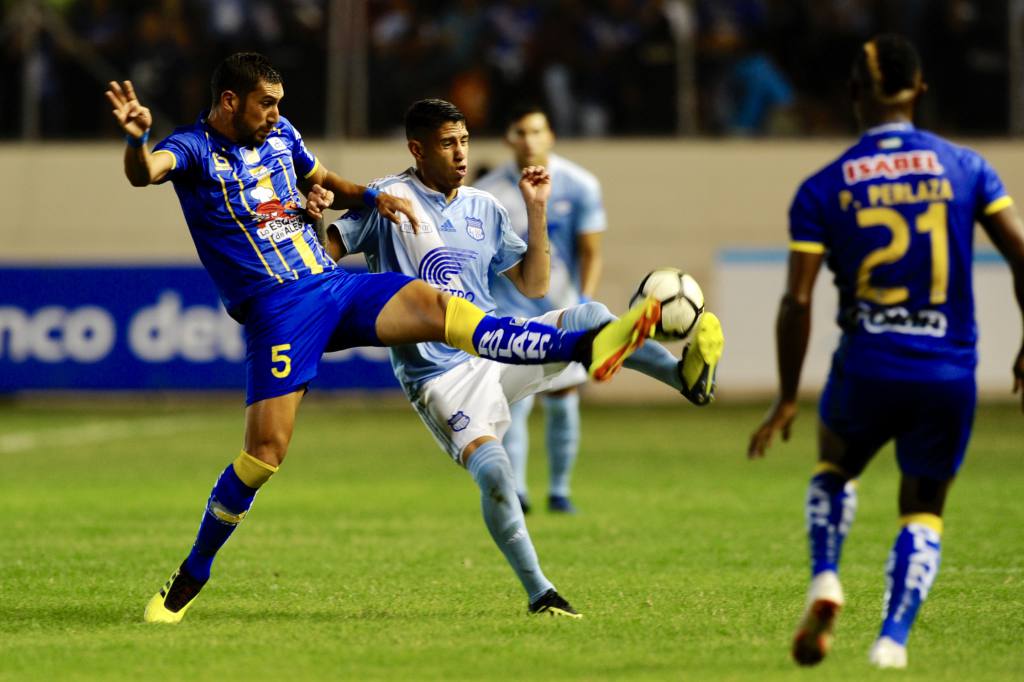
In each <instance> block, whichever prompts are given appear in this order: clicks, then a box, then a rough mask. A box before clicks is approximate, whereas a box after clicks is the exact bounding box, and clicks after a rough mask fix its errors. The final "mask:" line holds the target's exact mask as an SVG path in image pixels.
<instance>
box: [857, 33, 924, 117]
mask: <svg viewBox="0 0 1024 682" xmlns="http://www.w3.org/2000/svg"><path fill="white" fill-rule="evenodd" d="M850 79H851V80H852V81H853V82H854V83H856V84H857V85H859V86H860V87H861V88H862V91H863V92H864V93H866V94H867V93H870V94H871V95H872V96H873V97H874V99H875V100H877V101H878V102H879V103H880V104H905V103H907V102H909V101H911V100H913V99H914V97H915V96H917V94H918V92H919V91H920V89H921V58H920V57H919V56H918V54H917V50H916V49H914V46H913V45H912V44H911V43H910V41H909V40H907V39H906V38H904V37H903V36H899V35H895V34H891V33H890V34H885V35H880V36H877V37H875V38H873V39H871V40H869V41H868V42H866V43H864V45H863V46H861V50H860V52H859V53H858V54H857V58H856V59H854V60H853V69H852V71H851V74H850Z"/></svg>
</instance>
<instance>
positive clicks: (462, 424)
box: [448, 410, 469, 431]
mask: <svg viewBox="0 0 1024 682" xmlns="http://www.w3.org/2000/svg"><path fill="white" fill-rule="evenodd" d="M448 426H449V427H450V428H451V430H452V431H461V430H463V429H464V428H466V427H467V426H469V415H467V414H466V413H465V412H463V411H462V410H459V411H458V412H456V413H455V414H453V415H452V416H451V417H449V418H448Z"/></svg>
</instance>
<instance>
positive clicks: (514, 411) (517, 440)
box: [502, 395, 533, 497]
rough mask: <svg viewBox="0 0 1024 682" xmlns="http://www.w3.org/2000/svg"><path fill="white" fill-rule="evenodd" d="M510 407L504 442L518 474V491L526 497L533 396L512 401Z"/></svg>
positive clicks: (513, 468)
mask: <svg viewBox="0 0 1024 682" xmlns="http://www.w3.org/2000/svg"><path fill="white" fill-rule="evenodd" d="M508 408H509V413H510V414H511V415H512V417H511V422H510V423H509V426H508V431H506V432H505V438H504V440H503V441H502V443H503V444H504V445H505V452H507V453H508V458H509V461H510V462H511V463H512V471H513V472H514V473H515V476H516V492H517V493H519V494H520V495H522V496H523V497H526V491H527V486H526V463H527V460H528V459H529V456H530V411H531V410H533V396H532V395H528V396H526V397H525V398H523V399H522V400H520V401H518V402H514V403H512V404H511V405H509V406H508Z"/></svg>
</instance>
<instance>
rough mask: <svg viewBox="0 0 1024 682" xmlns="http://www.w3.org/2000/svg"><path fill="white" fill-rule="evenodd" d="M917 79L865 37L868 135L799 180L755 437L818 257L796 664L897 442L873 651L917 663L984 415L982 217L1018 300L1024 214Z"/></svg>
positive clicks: (916, 71) (792, 407)
mask: <svg viewBox="0 0 1024 682" xmlns="http://www.w3.org/2000/svg"><path fill="white" fill-rule="evenodd" d="M924 91H925V84H924V82H923V80H922V74H921V67H920V60H919V58H918V55H917V52H916V51H915V50H914V48H913V46H911V45H910V43H908V42H907V41H906V40H904V39H903V38H901V37H898V36H893V35H885V36H880V37H878V38H875V39H874V40H871V41H869V42H867V43H865V44H864V45H863V47H862V49H861V51H860V53H859V54H858V55H857V57H856V59H855V61H854V65H853V71H852V76H851V92H852V95H853V100H854V108H855V112H856V114H857V117H858V120H859V121H860V123H861V125H862V126H863V128H864V129H865V132H864V134H863V136H862V137H861V138H860V140H858V141H857V143H856V144H855V145H854V146H852V147H851V148H850V149H848V150H847V151H846V152H844V153H843V154H842V155H841V156H840V157H839V158H838V159H836V160H835V161H833V162H832V163H830V164H828V165H827V166H825V167H824V168H823V169H822V170H820V171H819V172H817V173H815V174H814V175H812V176H811V177H810V178H809V179H807V180H806V181H805V182H804V183H803V184H802V185H801V186H800V189H799V190H798V191H797V194H796V197H795V199H794V200H793V204H792V207H791V208H790V213H789V231H790V238H791V241H790V255H789V274H788V283H787V286H786V292H785V295H784V296H783V298H782V302H781V304H780V306H779V315H778V322H777V326H776V337H777V342H778V362H779V382H780V385H779V393H778V397H777V398H776V399H775V402H774V404H773V405H772V408H771V410H770V411H769V413H768V415H767V416H766V417H765V420H764V422H763V423H762V424H761V425H760V427H759V428H758V429H757V430H756V431H755V432H754V433H753V435H752V436H751V439H750V445H749V450H748V454H749V455H750V456H751V457H761V456H763V455H764V453H765V450H766V449H767V448H768V446H769V444H770V443H771V440H772V438H773V436H774V435H775V434H776V433H777V432H780V431H781V433H782V438H783V440H786V439H787V438H788V436H789V432H790V428H791V426H792V423H793V419H794V418H795V417H796V414H797V403H796V398H797V387H798V384H799V380H800V369H801V365H802V364H803V358H804V353H805V350H806V348H807V339H808V335H809V330H810V310H811V292H812V290H813V286H814V280H815V278H816V277H817V274H818V271H819V269H820V267H821V264H822V263H823V262H825V263H827V264H828V267H829V269H830V270H831V271H832V273H833V275H834V278H835V283H836V287H837V288H838V290H839V314H838V319H837V321H838V323H839V326H840V328H841V329H842V338H841V340H840V342H839V347H838V349H837V350H836V352H835V355H834V356H833V359H832V369H831V372H830V374H829V377H828V382H827V384H826V386H825V390H824V392H823V394H822V396H821V402H820V407H819V418H820V419H819V427H818V452H819V455H818V466H817V468H816V469H815V471H814V475H813V477H812V478H811V481H810V485H809V487H808V491H807V501H806V514H807V529H808V536H809V541H810V555H811V574H812V578H811V584H810V589H809V591H808V598H807V605H806V609H805V611H804V615H803V617H802V619H801V621H800V624H799V626H798V628H797V634H796V637H795V638H794V641H793V650H792V654H793V657H794V659H796V661H797V663H800V664H801V665H813V664H815V663H818V662H819V661H821V660H822V659H823V658H824V657H825V655H826V654H827V653H828V650H829V647H830V646H831V640H832V632H833V626H834V623H835V619H836V616H837V614H838V612H839V611H840V609H841V608H842V606H843V602H844V598H843V590H842V587H841V585H840V582H839V577H838V570H839V557H840V550H841V549H842V545H843V540H844V539H845V538H846V535H847V533H848V532H849V530H850V526H851V525H852V523H853V520H854V515H855V513H856V509H857V493H856V480H857V477H858V476H860V474H861V472H862V471H863V470H864V468H865V467H866V466H867V464H868V463H869V462H870V461H871V458H872V457H873V456H874V455H875V453H876V452H878V450H879V449H880V448H881V447H882V446H883V445H884V444H885V443H887V442H888V441H890V440H895V442H896V459H897V461H898V463H899V467H900V471H901V481H900V492H899V514H900V530H899V533H898V534H897V536H896V540H895V542H894V543H893V547H892V552H891V554H890V555H889V561H888V563H887V565H886V567H885V577H886V592H885V600H884V619H883V622H882V627H881V631H880V632H879V635H878V638H877V639H876V640H875V643H874V644H873V646H872V647H871V650H870V652H869V660H870V662H871V663H872V664H873V665H874V666H876V667H879V668H903V667H905V666H906V664H907V651H906V644H907V637H908V635H909V634H910V628H911V626H912V625H913V622H914V618H915V617H916V615H917V613H918V610H919V608H920V606H921V604H922V602H924V600H925V597H926V596H927V594H928V591H929V589H930V587H931V585H932V582H933V581H934V579H935V576H936V573H937V572H938V568H939V550H940V541H941V537H942V512H943V506H944V503H945V500H946V494H947V492H948V491H949V487H950V485H951V484H952V482H953V478H954V477H955V476H956V473H957V470H958V469H959V467H960V464H961V462H962V461H963V458H964V454H965V450H966V447H967V441H968V438H969V436H970V433H971V426H972V422H973V419H974V411H975V404H976V396H977V390H976V386H975V378H974V370H975V365H976V364H977V351H976V339H977V330H976V328H975V321H974V300H973V292H972V286H971V262H972V257H973V235H974V223H975V222H978V223H980V224H981V226H982V227H983V228H984V230H985V232H986V233H987V234H988V236H989V237H990V238H991V240H992V242H993V243H994V244H995V246H996V248H998V249H999V251H1000V252H1001V253H1002V254H1003V256H1004V257H1005V258H1006V260H1007V261H1008V262H1009V264H1010V268H1011V270H1012V272H1013V282H1014V290H1015V293H1016V297H1017V302H1018V305H1019V306H1020V308H1021V311H1022V314H1024V225H1022V223H1021V220H1020V218H1019V216H1018V214H1017V211H1016V209H1015V208H1014V206H1013V201H1012V200H1011V199H1010V197H1009V195H1008V194H1007V193H1006V190H1005V189H1004V187H1003V184H1002V182H1001V181H1000V180H999V177H998V176H997V175H996V173H995V171H994V170H993V169H992V168H991V167H990V166H989V164H988V163H987V162H986V161H985V160H984V159H983V158H981V157H980V156H979V155H978V154H977V153H975V152H973V151H971V150H969V149H965V148H963V147H958V146H956V145H954V144H951V143H950V142H947V141H946V140H944V139H942V138H940V137H938V136H936V135H933V134H931V133H928V132H925V131H923V130H918V129H916V128H915V127H914V126H913V124H912V120H913V114H914V106H915V103H916V102H917V100H918V98H919V97H920V95H921V94H922V93H923V92H924ZM1013 382H1014V391H1017V390H1020V389H1022V388H1024V343H1022V344H1021V350H1020V352H1019V353H1018V354H1017V357H1016V359H1015V360H1014V362H1013Z"/></svg>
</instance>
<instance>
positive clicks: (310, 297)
mask: <svg viewBox="0 0 1024 682" xmlns="http://www.w3.org/2000/svg"><path fill="white" fill-rule="evenodd" d="M411 281H413V278H412V277H409V276H407V275H402V274H398V273H394V272H385V273H379V274H367V273H359V274H354V273H351V272H346V271H344V270H342V269H340V268H338V269H336V270H330V271H327V272H324V273H323V274H322V275H314V276H310V277H304V278H302V279H299V280H297V281H294V282H288V283H286V284H285V285H284V286H280V287H276V288H274V289H272V290H271V291H270V293H267V294H262V295H258V296H256V297H254V298H252V299H250V300H249V301H247V302H246V303H245V304H244V307H243V312H242V319H243V322H242V324H243V326H244V328H245V345H246V355H245V372H246V376H245V404H246V405H251V404H253V403H255V402H259V401H260V400H266V399H267V398H274V397H277V396H280V395H286V394H288V393H291V392H293V391H296V390H298V389H300V388H302V387H303V386H305V385H306V384H308V383H309V382H310V381H312V380H313V378H314V377H315V376H316V373H317V366H318V365H319V363H320V356H321V355H323V354H324V352H325V351H327V350H331V351H335V350H342V349H343V348H353V347H356V346H382V345H384V344H382V343H381V342H380V339H378V338H377V331H376V322H377V316H378V315H379V314H380V311H381V309H382V308H383V307H384V305H385V304H386V303H387V302H388V301H390V300H391V297H392V296H394V295H395V294H396V293H398V290H399V289H401V288H402V287H404V286H405V285H406V284H408V283H409V282H411Z"/></svg>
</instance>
